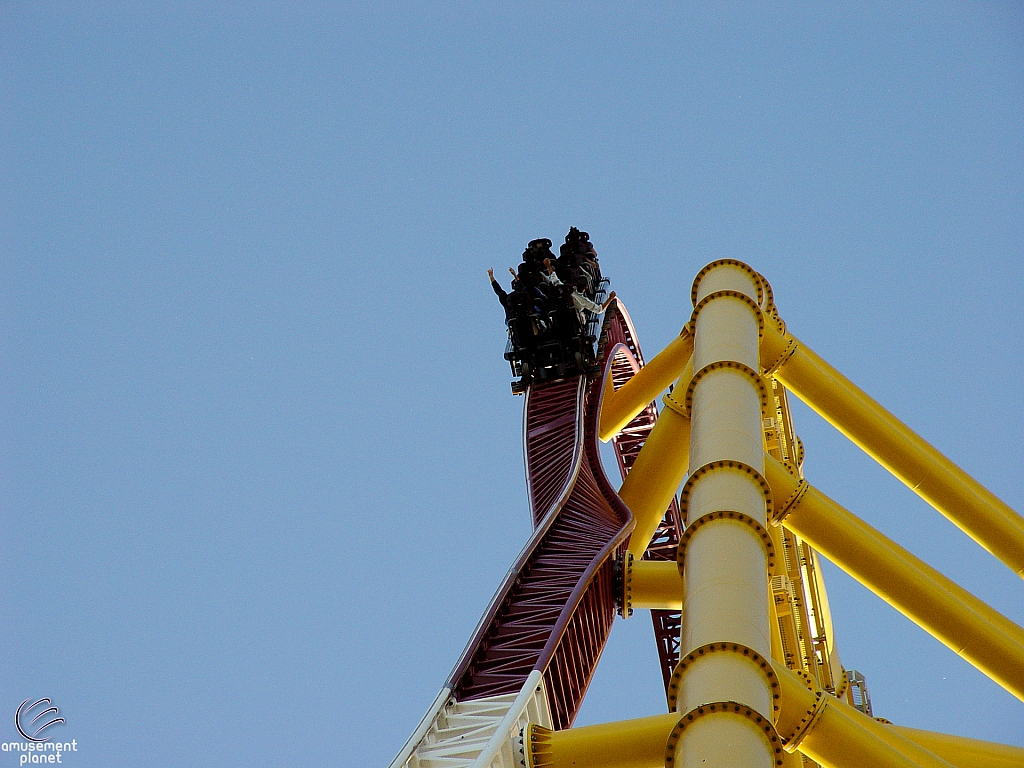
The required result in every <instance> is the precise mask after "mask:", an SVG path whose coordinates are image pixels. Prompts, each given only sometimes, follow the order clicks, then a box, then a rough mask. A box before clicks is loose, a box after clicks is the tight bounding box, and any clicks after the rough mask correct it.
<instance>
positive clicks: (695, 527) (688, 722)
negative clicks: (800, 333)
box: [666, 260, 781, 768]
mask: <svg viewBox="0 0 1024 768" xmlns="http://www.w3.org/2000/svg"><path fill="white" fill-rule="evenodd" d="M761 296H762V293H761V283H760V280H759V279H758V276H757V274H756V273H755V272H753V270H751V269H750V267H748V266H747V265H745V264H742V263H741V262H737V261H732V260H727V261H719V262H714V263H712V264H709V265H708V266H707V267H705V268H704V269H703V270H702V271H701V272H700V273H699V274H698V275H697V279H696V280H695V281H694V288H693V293H692V297H693V300H694V320H693V326H694V328H695V333H694V352H693V367H694V371H695V372H694V375H693V379H692V381H691V382H690V384H689V385H688V387H687V390H686V394H685V401H684V402H685V403H686V405H688V406H690V409H691V411H690V412H691V424H690V427H691V432H690V470H691V472H690V478H689V480H688V481H687V483H686V486H684V489H683V494H682V507H683V509H684V510H685V518H686V524H687V529H686V532H685V534H684V535H683V537H682V539H681V540H680V544H679V552H678V558H679V566H680V569H681V571H682V572H683V574H684V592H685V600H684V602H683V621H682V635H681V645H682V650H683V655H682V659H681V661H680V665H679V667H677V669H676V674H675V675H673V684H674V685H675V686H676V687H675V689H674V698H675V701H676V709H677V711H678V712H679V713H680V715H681V719H680V721H679V723H678V724H677V726H676V728H675V729H674V730H673V732H672V734H671V736H670V737H669V745H668V749H667V752H666V766H669V767H670V768H671V767H672V766H678V767H679V768H724V767H725V766H742V767H743V768H769V766H774V765H776V763H777V761H778V760H781V748H780V743H779V740H778V736H777V735H776V734H775V731H774V728H773V726H772V716H773V700H774V699H773V693H772V676H771V672H770V665H768V664H765V663H764V660H765V659H766V658H768V657H769V655H770V652H771V640H770V630H769V607H768V606H769V603H768V600H769V597H768V567H769V559H770V557H769V554H770V552H771V551H772V546H771V539H770V537H769V535H768V532H767V530H766V528H765V525H766V498H767V493H768V489H767V483H766V482H765V481H764V480H763V478H762V474H763V469H764V438H763V433H762V422H761V419H762V412H763V408H764V405H765V399H766V394H765V391H764V383H763V381H762V379H761V377H760V374H759V372H758V343H759V336H760V332H759V327H760V320H761V312H760V309H759V306H758V304H759V302H760V300H761ZM673 394H674V396H675V397H676V399H677V400H678V399H679V395H680V393H679V391H678V390H676V391H675V392H674V393H673ZM765 667H768V669H767V670H766V668H765Z"/></svg>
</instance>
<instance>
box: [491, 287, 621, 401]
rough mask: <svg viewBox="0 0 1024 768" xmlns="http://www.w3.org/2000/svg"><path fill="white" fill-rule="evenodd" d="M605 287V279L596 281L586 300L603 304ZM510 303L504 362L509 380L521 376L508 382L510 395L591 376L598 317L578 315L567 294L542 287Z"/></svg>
mask: <svg viewBox="0 0 1024 768" xmlns="http://www.w3.org/2000/svg"><path fill="white" fill-rule="evenodd" d="M607 285H608V281H607V280H600V281H599V282H598V283H597V290H596V291H595V292H594V293H593V294H592V295H589V296H588V298H592V299H593V300H594V301H595V302H597V303H599V304H600V303H601V302H603V301H604V298H605V295H606V292H607ZM588 294H589V292H588ZM509 302H510V306H511V309H512V319H510V320H509V321H508V339H509V341H508V345H507V347H506V348H505V359H506V360H508V362H509V365H510V366H511V368H512V375H513V376H518V377H520V378H519V381H514V382H512V391H513V393H515V394H521V393H523V392H525V391H526V388H527V387H529V386H530V385H531V384H534V383H538V382H546V381H558V380H560V379H565V378H568V377H570V376H580V375H586V374H589V373H593V372H594V370H595V354H596V349H595V343H596V341H597V334H598V331H599V328H600V317H599V316H598V315H595V314H594V313H593V312H589V311H585V312H582V313H581V312H578V311H577V310H576V307H575V305H574V304H573V300H572V294H571V292H570V289H568V288H567V287H566V286H543V287H542V288H535V289H533V290H532V291H516V292H513V293H512V294H509Z"/></svg>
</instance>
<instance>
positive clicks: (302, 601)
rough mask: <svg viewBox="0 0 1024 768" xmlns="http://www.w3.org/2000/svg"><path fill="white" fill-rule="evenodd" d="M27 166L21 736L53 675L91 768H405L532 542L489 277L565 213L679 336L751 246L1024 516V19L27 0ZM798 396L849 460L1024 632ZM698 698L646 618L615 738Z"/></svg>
mask: <svg viewBox="0 0 1024 768" xmlns="http://www.w3.org/2000/svg"><path fill="white" fill-rule="evenodd" d="M211 6H212V7H211ZM0 175H2V180H3V181H2V185H0V263H2V274H0V327H2V329H3V333H2V342H0V343H2V359H3V365H2V366H0V398H2V400H0V414H2V415H0V419H2V421H0V500H2V509H0V523H2V526H0V578H2V583H3V588H2V589H0V616H2V621H0V740H3V741H7V740H9V739H13V738H16V736H17V734H16V732H15V731H14V726H13V713H14V710H15V708H16V707H17V705H18V704H19V703H20V702H21V701H22V700H23V699H25V698H26V697H37V698H39V697H43V696H48V697H51V698H52V699H53V701H54V703H55V704H57V705H58V706H59V707H60V709H61V713H62V714H63V715H64V716H65V717H66V718H67V723H66V725H64V726H55V728H54V732H56V731H57V729H60V732H61V738H67V739H70V738H74V739H76V742H77V744H78V746H79V751H78V753H76V754H74V755H71V756H69V757H68V758H67V759H66V760H65V762H67V763H68V764H74V765H78V766H90V767H91V766H104V767H109V768H120V767H121V766H139V765H190V766H225V765H238V766H243V765H245V766H263V765H266V766H278V765H295V766H305V765H308V766H320V765H364V766H374V765H386V764H387V763H388V762H389V761H390V760H391V758H392V757H393V756H394V754H395V753H396V752H397V751H398V749H399V748H400V747H401V745H402V743H403V742H404V741H405V739H406V737H407V736H408V735H409V734H410V733H411V731H412V730H413V728H414V727H415V725H416V724H417V722H418V721H419V719H420V717H421V716H422V714H423V712H424V711H425V710H426V708H427V707H428V706H429V704H430V703H431V701H432V699H433V698H434V696H435V695H436V693H437V692H438V690H439V689H440V687H441V685H442V683H443V682H444V680H445V678H446V676H447V675H448V673H449V671H450V669H451V667H452V665H453V664H454V663H455V661H456V659H457V657H458V655H459V652H460V651H461V650H462V647H463V645H464V643H465V642H466V640H467V639H468V637H469V635H470V633H471V632H472V630H473V628H474V626H475V624H476V621H477V619H478V618H479V615H480V613H481V611H482V610H483V609H484V607H485V605H486V603H487V601H488V600H489V598H490V596H491V594H492V592H493V590H494V589H495V588H496V587H497V585H498V583H499V581H500V579H501V577H502V576H503V574H504V573H505V570H506V569H507V568H508V566H509V565H510V564H511V562H512V560H513V558H514V557H515V555H516V553H517V552H518V551H519V549H520V547H521V546H522V544H523V543H524V541H525V540H526V537H527V536H528V533H529V517H530V516H529V511H528V509H527V501H526V494H525V485H524V478H523V467H522V455H521V435H520V419H521V408H522V401H521V400H520V399H518V398H513V397H512V396H511V395H510V394H509V388H508V382H509V372H508V369H507V366H506V364H505V362H504V361H503V360H502V359H501V353H502V351H503V346H504V329H503V323H502V313H501V309H500V307H499V306H498V304H497V302H496V301H495V299H494V296H493V295H492V294H491V292H490V289H489V288H488V287H487V283H486V276H485V269H486V268H487V267H494V268H495V269H496V270H498V271H499V272H504V269H505V267H506V266H509V265H511V264H513V263H515V262H516V261H517V260H518V256H519V254H520V252H521V251H522V249H523V247H524V246H525V244H526V242H527V241H528V240H530V239H532V238H535V237H549V238H551V239H552V240H556V242H557V241H558V240H560V239H561V238H562V237H563V236H564V234H565V232H566V231H567V230H568V228H569V226H570V225H576V226H579V227H582V228H584V229H586V230H588V231H589V232H590V233H591V235H592V238H593V240H594V242H595V244H596V246H597V249H598V251H599V253H600V255H601V262H602V265H603V268H604V271H605V273H606V274H607V275H608V276H610V277H611V279H612V287H613V288H614V289H615V290H617V291H618V293H619V295H620V296H621V297H622V299H623V300H624V302H625V304H626V306H627V307H628V309H629V311H630V313H631V314H632V316H633V319H634V321H635V322H636V325H637V328H638V332H639V334H640V339H641V343H642V345H643V347H644V350H645V352H646V353H647V355H648V357H650V356H652V355H653V354H654V353H655V352H657V351H658V350H659V349H660V348H661V347H662V346H664V344H666V343H667V342H668V341H669V340H670V339H671V338H672V336H673V335H674V334H676V333H677V332H678V330H679V328H680V326H681V325H682V324H683V323H684V322H685V321H686V319H687V318H688V316H689V311H690V306H689V298H688V297H689V287H690V283H691V281H692V279H693V276H694V275H695V274H696V272H697V271H698V270H699V269H700V267H701V266H703V265H704V264H705V263H707V262H709V261H711V260H713V259H717V258H721V257H734V258H740V259H743V260H745V261H747V262H749V263H750V264H751V265H753V266H754V267H755V268H756V269H758V270H759V271H761V272H762V273H763V274H765V275H766V276H767V277H768V279H769V280H770V281H771V283H772V285H773V287H774V289H775V295H776V298H777V301H778V304H779V307H780V309H781V311H782V314H783V317H784V318H785V320H786V321H787V323H788V324H789V327H790V328H791V329H792V330H793V331H794V332H795V333H796V334H797V335H798V336H799V337H801V338H802V339H803V340H804V341H806V342H807V343H808V344H809V345H810V346H811V347H813V348H814V349H815V350H816V351H817V352H819V353H820V354H821V355H822V356H824V357H825V358H826V359H828V360H829V361H830V362H832V363H833V364H834V365H835V366H836V367H838V368H839V369H840V370H842V371H844V372H845V373H846V374H847V375H848V376H850V377H851V378H852V379H853V380H854V381H855V382H857V383H858V384H860V385H861V386H862V387H863V388H864V389H866V390H867V391H868V392H869V393H871V394H872V395H873V396H875V397H876V398H877V399H878V400H880V401H881V402H882V403H883V404H884V405H886V406H887V407H888V408H889V409H890V410H891V411H893V412H894V413H895V414H897V415H898V416H899V417H900V418H902V419H904V420H905V421H906V422H907V423H908V424H909V425H910V426H911V427H913V428H914V429H915V430H917V431H918V432H919V433H920V434H922V435H923V436H924V437H925V438H926V439H928V440H930V441H932V442H933V443H934V444H935V445H936V446H938V447H939V448H940V449H941V450H942V451H943V452H945V453H946V454H947V455H949V456H950V457H951V458H952V459H953V460H955V461H956V462H957V463H959V464H960V465H961V466H962V467H964V468H965V469H966V470H967V471H968V472H970V473H971V474H973V475H974V476H975V477H977V478H978V479H979V480H980V481H981V482H982V483H984V484H985V485H986V486H988V487H989V488H991V489H992V490H993V491H994V492H995V493H996V494H997V495H999V496H1000V497H1001V498H1002V499H1004V500H1005V501H1006V502H1007V503H1009V504H1010V505H1011V506H1013V507H1014V508H1016V509H1018V510H1021V509H1024V480H1022V473H1021V467H1022V466H1024V438H1022V435H1024V386H1022V384H1021V381H1022V380H1024V365H1022V357H1021V352H1022V343H1024V312H1022V307H1024V300H1022V296H1024V246H1022V243H1024V12H1022V11H1021V6H1020V5H1019V4H1016V3H1010V2H1006V3H990V2H986V3H972V2H957V3H928V4H913V5H912V4H902V3H901V4H892V3H866V2H856V3H846V4H830V6H829V7H828V8H827V9H826V8H822V6H821V4H811V3H807V4H791V3H748V4H709V5H707V6H705V7H704V8H703V9H701V10H692V9H690V10H680V8H679V6H678V4H674V3H644V4H634V5H630V6H626V5H625V4H619V3H550V2H545V3H522V4H517V5H515V6H513V7H509V8H506V9H495V6H493V5H492V6H489V7H488V6H485V5H483V4H477V3H462V4H418V3H417V4H413V3H393V4H388V5H384V4H379V5H375V6H373V7H367V5H366V4H357V3H351V4H344V3H330V4H323V5H321V4H317V3H313V2H310V3H302V4H297V3H289V4H275V3H216V4H211V3H198V2H197V3H125V4H122V5H121V7H120V8H119V9H118V10H116V11H115V10H112V6H111V4H83V3H61V4H51V3H45V2H32V3H11V2H8V3H4V4H3V5H2V6H0ZM796 417H797V428H798V432H799V433H800V434H801V436H802V438H803V440H804V443H805V445H806V447H807V453H808V458H807V464H806V472H807V476H808V479H809V480H810V481H811V482H812V483H814V484H816V485H817V486H819V487H820V488H822V489H823V490H824V491H825V492H827V493H829V494H831V495H832V496H833V497H835V498H837V499H838V500H839V501H841V502H842V503H843V504H845V505H846V506H847V507H849V508H850V509H852V510H854V511H855V512H856V513H858V514H859V515H861V516H862V517H863V518H864V519H865V520H867V521H868V522H870V523H871V524H872V525H875V526H876V527H878V528H879V529H880V530H882V531H883V532H885V533H886V534H888V535H890V536H891V537H893V538H894V539H896V540H897V541H899V542H900V543H901V544H903V545H904V546H906V547H908V548H909V549H910V550H911V551H913V552H914V553H915V554H918V555H919V556H921V557H923V558H924V559H925V560H927V561H928V562H929V563H930V564H932V565H934V566H936V567H937V568H939V569H940V570H941V571H943V572H944V573H946V574H947V575H949V576H950V577H952V578H954V579H955V580H956V581H958V582H959V583H960V584H962V585H963V586H965V587H966V588H967V589H969V590H971V591H972V592H974V593H975V594H977V595H979V596H980V597H982V598H983V599H985V600H986V601H988V602H989V603H990V604H991V605H993V606H995V607H996V608H998V609H999V610H1001V611H1002V612H1004V613H1005V614H1007V615H1009V616H1011V617H1012V618H1013V619H1014V620H1016V621H1018V622H1024V584H1022V582H1021V581H1020V580H1019V579H1017V578H1015V577H1014V576H1012V575H1011V574H1010V573H1009V571H1008V569H1006V568H1005V567H1003V566H1002V565H1000V564H999V563H998V562H996V561H995V560H994V559H992V558H991V557H989V556H988V555H987V554H986V553H984V552H983V551H982V550H981V549H980V548H979V547H978V546H977V545H975V544H974V543H973V542H971V541H970V540H969V539H967V538H966V537H965V536H964V535H963V534H961V533H960V532H959V531H958V530H956V529H955V528H954V527H953V526H952V525H951V524H950V523H948V522H947V521H946V520H945V519H944V518H943V517H941V516H940V515H939V514H938V513H936V512H934V511H933V510H931V509H930V508H929V507H928V506H926V505H925V504H924V503H923V502H922V501H920V500H919V499H918V498H917V497H916V496H915V495H914V494H913V493H911V492H910V491H909V490H907V489H906V488H904V487H903V486H902V485H900V484H899V483H898V482H897V481H895V480H892V479H891V478H889V477H888V476H887V475H886V474H885V473H884V471H882V470H881V469H879V468H878V467H877V466H876V465H874V464H873V463H872V462H871V460H870V459H867V458H866V457H864V456H863V455H861V454H859V453H858V451H857V450H856V449H855V448H853V447H851V446H850V445H849V444H848V443H846V442H845V441H844V439H843V438H842V437H841V436H839V435H838V434H837V433H835V432H834V431H833V430H832V429H831V428H830V427H828V426H827V425H826V424H824V423H823V422H822V421H821V420H820V419H818V418H817V417H816V416H814V415H813V414H812V413H810V412H809V411H808V410H807V409H806V408H802V407H801V408H798V409H797V414H796ZM826 573H827V581H828V587H829V592H830V595H831V599H832V605H833V611H834V614H835V624H836V632H837V641H838V644H839V648H840V652H841V655H842V659H843V663H844V664H845V665H846V666H847V667H848V668H855V669H858V670H860V671H861V672H862V673H864V674H865V676H866V677H867V681H868V685H869V688H870V691H871V695H872V698H873V701H874V705H875V712H876V714H878V715H880V716H884V717H887V718H889V719H890V720H893V721H894V722H897V723H902V724H906V725H911V726H915V727H920V728H927V729H931V730H938V731H945V732H952V733H959V734H964V735H969V736H975V737H978V738H984V739H992V740H999V741H1004V742H1010V743H1015V744H1018V745H1022V746H1024V703H1021V702H1019V701H1017V700H1016V699H1015V698H1013V697H1012V696H1010V694H1008V693H1006V692H1004V691H1003V690H1002V689H1001V688H1000V687H998V686H997V685H995V684H994V683H992V682H990V681H988V680H987V679H986V678H985V677H983V676H982V675H981V674H980V673H979V672H977V671H975V670H974V668H973V667H971V666H969V665H968V664H967V663H966V662H963V661H961V660H960V659H959V658H958V657H957V656H956V655H955V654H953V653H952V652H951V651H949V650H947V649H946V648H945V647H943V646H941V645H940V644H939V643H937V642H936V641H933V640H932V639H931V638H930V637H928V636H927V635H926V634H925V633H924V632H923V631H921V630H919V629H918V628H917V627H916V626H915V625H913V624H911V623H910V622H909V621H907V620H905V619H904V618H903V617H901V616H900V615H898V614H897V613H896V612H895V611H894V610H893V609H891V608H889V607H888V606H887V605H885V604H884V603H882V602H881V601H880V600H878V599H876V598H875V597H874V596H873V595H871V594H870V593H868V592H867V590H865V589H864V588H862V587H860V586H859V585H857V584H856V583H854V582H852V581H851V580H850V579H849V578H847V577H846V576H844V575H843V574H842V573H840V572H838V571H837V570H836V569H835V568H833V567H831V566H827V568H826ZM663 707H664V699H663V692H662V690H661V682H660V677H659V673H658V671H657V662H656V653H655V649H654V645H653V639H652V637H651V631H650V624H649V621H648V619H647V618H646V616H643V615H638V616H636V617H634V618H632V619H630V620H629V621H628V622H620V623H619V624H618V625H617V626H616V627H615V630H614V631H613V633H612V637H611V641H610V643H609V646H608V650H607V652H606V655H605V658H604V659H603V660H602V663H601V666H600V667H599V669H598V673H597V677H596V679H595V681H594V684H593V686H592V690H591V693H590V696H589V697H588V699H587V702H586V703H585V705H584V710H583V712H582V714H581V719H580V722H600V721H604V720H612V719H619V718H625V717H634V716H640V715H647V714H657V713H659V712H661V711H663ZM15 759H16V758H15V757H14V756H12V755H8V754H7V753H0V768H3V766H5V765H14V764H15V762H14V760H15Z"/></svg>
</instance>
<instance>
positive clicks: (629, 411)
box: [598, 328, 693, 443]
mask: <svg viewBox="0 0 1024 768" xmlns="http://www.w3.org/2000/svg"><path fill="white" fill-rule="evenodd" d="M692 354H693V337H692V336H691V335H690V332H689V330H688V329H687V328H684V329H683V330H682V333H680V334H679V335H678V336H676V337H675V338H674V339H673V340H672V341H671V342H670V343H669V345H668V346H667V347H665V348H664V349H663V350H661V352H659V353H658V354H657V355H655V356H654V358H653V359H651V360H650V361H649V362H648V363H647V365H645V366H644V367H643V368H641V369H640V370H639V371H637V372H636V374H634V376H633V378H631V379H630V380H629V381H627V382H626V383H625V384H623V385H622V387H620V388H619V389H617V390H615V389H612V388H611V377H608V383H607V384H606V386H607V389H606V391H605V393H604V400H602V402H601V419H600V424H599V426H598V437H600V438H601V440H602V441H603V442H606V443H607V442H608V441H609V440H611V439H612V438H613V437H615V435H617V434H618V433H619V432H621V431H622V428H623V427H625V426H626V425H627V424H629V422H631V421H632V420H633V419H634V418H635V417H636V415H637V414H638V413H640V411H642V410H643V409H644V408H646V407H647V406H648V405H650V404H651V402H652V401H654V400H655V399H656V398H657V397H658V395H660V394H661V393H662V392H664V391H665V390H666V389H668V387H669V385H670V384H672V382H674V381H675V380H676V379H678V378H680V377H681V376H682V375H683V370H684V369H685V368H686V364H687V362H689V361H690V356H691V355H692ZM690 370H691V371H692V370H693V369H692V368H691V369H690ZM683 381H684V383H683V387H684V388H685V386H686V383H687V382H688V381H689V378H688V377H683Z"/></svg>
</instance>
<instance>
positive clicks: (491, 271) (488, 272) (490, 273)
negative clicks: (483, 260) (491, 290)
mask: <svg viewBox="0 0 1024 768" xmlns="http://www.w3.org/2000/svg"><path fill="white" fill-rule="evenodd" d="M487 276H488V277H489V278H491V280H494V270H493V269H488V270H487Z"/></svg>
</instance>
